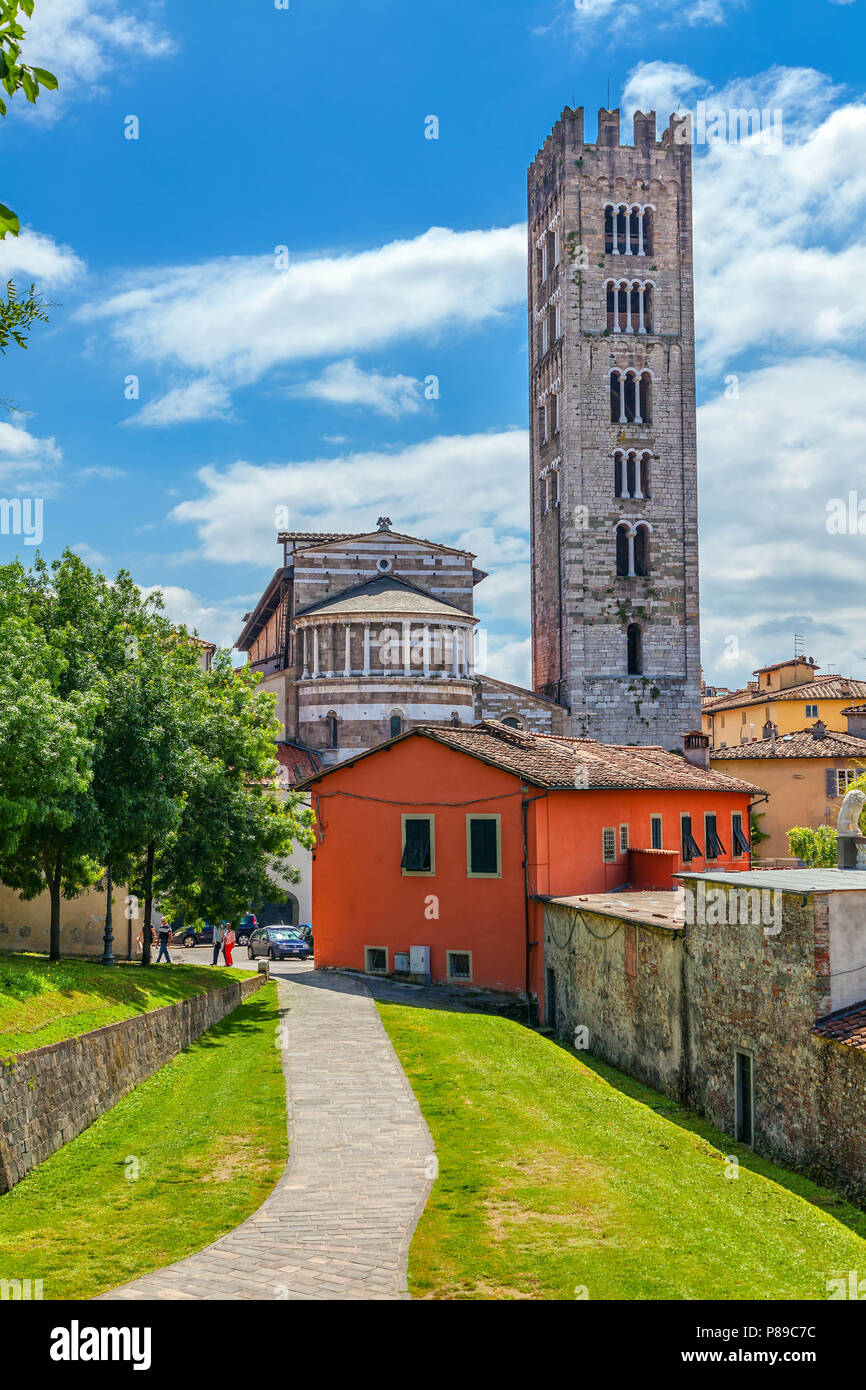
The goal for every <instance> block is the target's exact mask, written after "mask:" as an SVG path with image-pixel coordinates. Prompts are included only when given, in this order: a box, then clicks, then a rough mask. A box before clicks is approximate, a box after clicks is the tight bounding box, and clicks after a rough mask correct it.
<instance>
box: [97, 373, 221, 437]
mask: <svg viewBox="0 0 866 1390" xmlns="http://www.w3.org/2000/svg"><path fill="white" fill-rule="evenodd" d="M230 413H231V396H230V395H229V393H228V391H227V390H226V388H225V386H222V385H221V384H220V382H218V381H212V380H210V379H208V378H206V377H201V378H200V379H199V380H198V381H191V382H189V383H188V384H187V385H186V386H175V387H174V388H173V389H172V390H171V391H166V393H165V395H164V396H158V397H157V398H156V399H155V400H152V401H148V402H147V404H146V405H144V406H142V408H141V410H139V411H138V412H137V413H136V414H135V415H131V416H130V417H129V419H127V420H124V421H123V423H124V424H125V425H138V426H142V427H147V426H151V427H152V426H163V425H181V424H186V423H187V422H189V421H191V420H225V419H228V418H229V416H230Z"/></svg>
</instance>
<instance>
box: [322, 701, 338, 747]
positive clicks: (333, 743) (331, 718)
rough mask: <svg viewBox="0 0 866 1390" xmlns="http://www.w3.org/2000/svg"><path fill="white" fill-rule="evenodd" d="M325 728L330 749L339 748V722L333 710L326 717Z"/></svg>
mask: <svg viewBox="0 0 866 1390" xmlns="http://www.w3.org/2000/svg"><path fill="white" fill-rule="evenodd" d="M325 726H326V729H327V735H328V747H329V748H339V746H340V743H339V728H338V721H337V716H336V714H335V713H334V711H333V710H331V711H330V713H329V714H326V715H325Z"/></svg>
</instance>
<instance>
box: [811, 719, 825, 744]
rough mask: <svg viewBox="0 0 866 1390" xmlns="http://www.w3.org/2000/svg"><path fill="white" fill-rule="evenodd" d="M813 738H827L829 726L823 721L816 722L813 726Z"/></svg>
mask: <svg viewBox="0 0 866 1390" xmlns="http://www.w3.org/2000/svg"><path fill="white" fill-rule="evenodd" d="M812 737H813V738H816V739H817V738H826V737H827V725H826V724H825V723H824V721H823V719H816V720H815V723H814V724H813V725H812Z"/></svg>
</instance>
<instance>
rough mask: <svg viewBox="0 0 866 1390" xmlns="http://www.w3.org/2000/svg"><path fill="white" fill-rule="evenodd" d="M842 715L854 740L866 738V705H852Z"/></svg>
mask: <svg viewBox="0 0 866 1390" xmlns="http://www.w3.org/2000/svg"><path fill="white" fill-rule="evenodd" d="M842 713H843V714H844V716H845V719H846V721H847V724H848V732H849V734H852V735H853V736H854V738H866V705H850V706H849V707H848V709H843V711H842Z"/></svg>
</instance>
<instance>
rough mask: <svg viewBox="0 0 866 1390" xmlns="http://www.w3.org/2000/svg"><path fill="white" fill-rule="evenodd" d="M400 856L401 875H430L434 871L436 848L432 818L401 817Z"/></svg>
mask: <svg viewBox="0 0 866 1390" xmlns="http://www.w3.org/2000/svg"><path fill="white" fill-rule="evenodd" d="M402 834H403V844H402V850H403V852H402V856H401V859H400V868H401V869H402V871H403V874H404V875H406V874H427V875H428V876H429V875H432V874H434V873H435V871H436V848H435V843H434V834H433V817H432V816H403V817H402Z"/></svg>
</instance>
